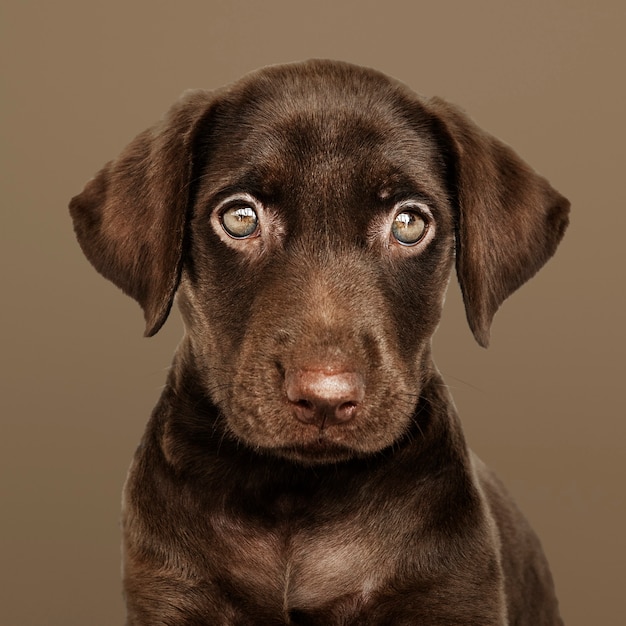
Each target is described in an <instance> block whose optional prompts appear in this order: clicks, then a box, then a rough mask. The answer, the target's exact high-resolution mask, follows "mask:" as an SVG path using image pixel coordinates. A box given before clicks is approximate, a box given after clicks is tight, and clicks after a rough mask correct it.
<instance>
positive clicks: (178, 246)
mask: <svg viewBox="0 0 626 626" xmlns="http://www.w3.org/2000/svg"><path fill="white" fill-rule="evenodd" d="M212 101H213V97H212V95H211V94H210V93H209V92H205V91H190V92H187V93H186V94H184V95H183V97H182V98H181V99H180V100H179V101H178V102H177V103H176V104H175V105H174V106H173V107H172V108H171V109H170V110H169V111H168V113H167V115H166V116H165V117H164V119H163V120H162V121H161V122H159V123H158V124H156V125H155V126H153V127H152V128H149V129H148V130H146V131H144V132H143V133H141V134H140V135H138V136H137V137H136V138H135V139H134V140H133V141H132V142H131V143H130V144H129V145H128V146H127V147H126V148H125V150H124V151H123V152H122V153H121V154H120V155H119V157H118V158H117V159H115V160H113V161H111V162H109V163H107V165H105V166H104V168H103V169H102V170H101V171H100V172H99V173H98V174H96V176H95V177H94V178H93V179H92V180H90V181H89V182H88V183H87V185H86V186H85V189H84V190H83V192H82V193H80V194H79V195H77V196H75V197H74V198H73V199H72V201H71V202H70V213H71V215H72V218H73V220H74V229H75V231H76V236H77V238H78V241H79V243H80V245H81V248H82V249H83V252H84V253H85V255H86V256H87V258H88V259H89V260H90V261H91V263H92V264H93V265H94V267H95V268H96V269H97V270H98V271H99V272H100V273H101V274H102V275H103V276H104V277H105V278H108V279H109V280H110V281H112V282H113V283H115V284H116V285H117V286H118V287H120V288H121V289H122V290H123V291H124V292H125V293H126V294H128V295H129V296H131V297H132V298H134V299H135V300H137V302H139V304H140V305H141V307H142V308H143V311H144V317H145V319H146V330H145V335H146V336H147V337H149V336H151V335H154V334H155V333H156V332H157V331H158V330H159V328H161V326H162V325H163V323H164V322H165V320H166V319H167V316H168V314H169V311H170V308H171V306H172V302H173V299H174V295H175V293H176V289H177V288H178V283H179V281H180V274H181V267H182V254H183V238H184V231H185V222H186V216H187V209H188V204H189V190H190V183H191V176H192V169H193V154H192V152H193V142H194V138H195V136H196V129H197V128H198V127H199V125H200V123H201V121H202V120H203V119H204V118H205V115H206V114H208V111H209V109H210V105H211V103H212Z"/></svg>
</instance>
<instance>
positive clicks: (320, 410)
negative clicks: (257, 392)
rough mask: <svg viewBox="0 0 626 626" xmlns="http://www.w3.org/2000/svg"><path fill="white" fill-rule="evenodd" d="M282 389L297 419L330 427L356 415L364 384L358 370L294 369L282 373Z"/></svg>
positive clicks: (363, 393) (362, 395) (363, 392)
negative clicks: (283, 382)
mask: <svg viewBox="0 0 626 626" xmlns="http://www.w3.org/2000/svg"><path fill="white" fill-rule="evenodd" d="M285 391H286V394H287V399H288V400H289V402H290V403H291V405H292V408H293V411H294V415H295V416H296V418H297V419H298V420H300V421H301V422H304V423H306V424H317V425H319V426H330V425H333V424H341V423H344V422H347V421H349V420H351V419H352V418H353V417H354V416H355V413H356V411H357V407H358V405H359V404H360V403H361V402H362V401H363V397H364V395H365V385H364V382H363V377H362V376H361V375H360V374H359V373H358V372H332V373H328V371H326V370H323V369H322V370H318V369H297V370H287V371H286V372H285Z"/></svg>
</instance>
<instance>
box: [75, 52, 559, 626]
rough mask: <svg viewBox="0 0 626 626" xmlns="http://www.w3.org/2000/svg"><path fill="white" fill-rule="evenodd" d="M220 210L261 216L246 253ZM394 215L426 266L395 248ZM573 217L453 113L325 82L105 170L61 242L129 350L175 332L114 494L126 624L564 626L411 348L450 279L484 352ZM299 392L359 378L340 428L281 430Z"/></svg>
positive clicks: (374, 82) (368, 85) (501, 494)
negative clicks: (135, 323) (107, 286)
mask: <svg viewBox="0 0 626 626" xmlns="http://www.w3.org/2000/svg"><path fill="white" fill-rule="evenodd" d="M233 194H235V195H237V194H238V196H237V197H241V195H242V194H246V195H245V197H246V198H248V197H250V198H252V201H253V202H256V203H257V204H256V205H255V206H259V207H261V209H259V212H260V213H261V214H262V216H263V219H262V220H261V226H260V230H259V231H258V233H257V234H256V235H255V236H254V237H252V238H249V239H232V240H230V239H229V237H228V235H225V232H224V230H223V229H222V226H221V222H220V213H219V211H220V210H221V209H220V207H222V206H223V202H224V201H225V199H227V198H228V197H230V196H233ZM402 202H414V203H415V202H418V203H421V204H420V206H424V205H425V206H426V207H427V210H428V211H429V213H428V216H429V217H428V220H427V221H428V228H429V231H428V232H429V236H430V237H431V239H430V240H429V241H428V243H427V244H420V245H419V246H417V247H412V246H402V245H400V244H399V243H398V242H397V241H395V240H393V238H392V237H390V234H389V223H390V219H391V218H392V217H393V215H394V214H395V213H397V207H398V206H403V205H402V204H401V203H402ZM399 203H400V204H399ZM568 206H569V205H568V202H567V201H566V200H565V199H564V198H563V197H562V196H560V195H559V194H558V193H557V192H556V191H554V190H553V189H552V188H551V187H550V185H549V184H548V183H547V182H546V181H545V180H544V179H543V178H541V177H539V176H538V175H537V174H536V173H534V172H533V171H532V170H531V169H530V168H529V167H528V166H527V165H526V164H525V163H523V162H522V161H521V160H520V158H519V157H518V156H517V155H515V153H514V152H513V151H512V150H510V149H509V148H508V147H506V146H505V145H503V144H502V143H501V142H499V141H498V140H496V139H494V138H493V137H491V136H489V135H487V134H486V133H484V132H483V131H481V130H479V129H478V128H477V127H476V126H475V125H474V124H473V123H472V122H471V121H470V120H469V119H468V118H467V117H466V116H465V115H464V114H463V113H462V112H460V111H459V110H458V109H457V108H455V107H454V106H452V105H449V104H447V103H445V102H444V101H442V100H440V99H436V98H435V99H430V100H427V99H422V98H420V97H418V96H417V95H416V94H414V93H413V92H412V91H410V90H408V89H407V88H406V87H404V86H403V85H401V84H399V83H398V82H396V81H394V80H392V79H389V78H387V77H385V76H383V75H382V74H380V73H377V72H375V71H372V70H368V69H363V68H358V67H355V66H351V65H348V64H343V63H336V62H327V61H310V62H306V63H302V64H293V65H287V66H276V67H270V68H266V69H263V70H261V71H259V72H256V73H253V74H251V75H249V76H247V77H245V78H244V79H243V80H241V81H240V82H238V83H236V84H235V85H234V86H231V87H229V88H226V89H223V90H220V91H216V92H204V91H195V92H189V93H187V94H186V95H184V96H183V98H182V99H181V100H180V101H179V102H178V103H177V104H175V105H174V107H173V108H172V109H171V110H170V111H169V113H168V114H167V116H166V117H165V118H164V119H163V120H162V121H161V122H160V123H159V124H157V125H156V126H154V127H152V128H151V129H149V130H147V131H145V132H144V133H142V134H141V135H139V136H138V137H137V138H136V139H135V140H134V141H133V142H132V143H131V144H130V145H129V146H128V147H127V148H126V149H125V150H124V152H123V153H122V154H121V155H120V156H119V157H118V158H117V159H115V160H114V161H112V162H110V163H109V164H107V165H106V166H105V167H104V169H103V170H102V171H100V172H99V173H98V174H97V176H96V177H95V178H94V179H93V180H92V181H90V182H89V183H88V184H87V186H86V187H85V190H84V191H83V192H82V193H81V194H80V195H78V196H76V197H75V198H74V199H73V200H72V202H71V213H72V216H73V219H74V224H75V229H76V233H77V236H78V240H79V242H80V244H81V246H82V248H83V250H84V252H85V254H86V255H87V257H88V258H89V260H90V261H91V262H92V263H93V264H94V266H95V267H96V269H97V270H98V271H99V272H101V273H102V274H103V275H104V276H106V277H107V278H108V279H110V280H112V281H113V282H114V283H115V284H117V285H118V286H119V287H121V288H122V289H123V290H124V291H125V292H126V293H127V294H129V295H130V296H132V297H133V298H135V299H136V300H137V301H138V302H139V304H140V305H141V306H142V308H143V310H144V313H145V318H146V334H147V335H153V334H154V333H156V332H157V331H158V329H159V328H160V327H161V325H162V324H163V323H164V322H165V319H166V318H167V315H168V313H169V310H170V307H171V306H172V302H173V300H174V297H175V296H176V299H177V301H178V305H179V308H180V311H181V313H182V316H183V320H184V323H185V329H186V332H185V336H184V338H183V340H182V342H181V344H180V346H179V348H178V350H177V352H176V355H175V358H174V363H173V366H172V368H171V371H170V374H169V377H168V381H167V385H166V387H165V390H164V392H163V395H162V397H161V399H160V401H159V403H158V405H157V407H156V408H155V410H154V413H153V415H152V418H151V420H150V422H149V424H148V427H147V430H146V433H145V436H144V438H143V439H142V442H141V444H140V446H139V448H138V450H137V453H136V455H135V459H134V461H133V464H132V467H131V470H130V474H129V477H128V481H127V484H126V487H125V492H124V511H123V531H124V588H125V596H126V602H127V608H128V624H129V625H133V626H136V625H140V624H141V625H146V626H148V625H149V626H155V625H168V626H174V625H183V624H184V625H187V626H192V625H198V626H199V625H207V624H209V625H216V626H218V625H219V626H221V625H224V626H227V625H228V626H230V625H232V626H234V625H237V626H244V625H245V626H247V625H272V624H276V625H278V624H294V625H295V624H298V625H308V624H316V625H325V626H326V625H339V624H345V625H348V624H350V625H357V624H358V625H362V626H365V625H367V626H376V625H380V626H382V625H394V626H400V625H407V626H408V625H417V624H420V625H424V626H453V625H455V624H459V625H460V624H463V625H471V626H488V625H499V626H502V625H504V624H508V625H509V626H513V625H515V626H554V625H557V624H561V623H562V622H561V620H560V618H559V615H558V609H557V602H556V599H555V596H554V590H553V585H552V580H551V577H550V573H549V571H548V566H547V564H546V561H545V558H544V556H543V554H542V551H541V547H540V545H539V541H538V540H537V538H536V537H535V535H534V534H533V532H532V531H531V529H530V528H529V526H528V524H527V523H526V521H525V520H524V518H523V517H522V515H521V514H520V513H519V511H518V510H517V509H516V508H515V505H514V504H513V503H512V501H511V499H510V498H509V496H508V495H507V494H506V492H505V490H504V488H503V487H502V485H501V484H500V483H499V482H498V480H497V479H496V478H495V477H494V476H493V474H492V473H491V472H490V471H489V470H488V469H487V468H486V467H485V466H484V465H483V464H482V463H481V462H480V461H479V460H478V459H477V458H476V457H475V456H474V455H473V454H472V453H471V452H470V451H469V450H468V448H467V447H466V444H465V440H464V437H463V433H462V431H461V427H460V424H459V420H458V418H457V415H456V413H455V409H454V405H453V403H452V400H451V399H450V397H449V395H448V392H447V389H446V386H445V385H444V383H443V381H442V379H441V377H440V375H439V373H438V371H437V369H436V368H435V366H434V364H433V361H432V358H431V350H430V342H431V337H432V335H433V333H434V331H435V328H436V326H437V324H438V322H439V318H440V313H441V307H442V303H443V299H444V293H445V289H446V286H447V282H448V277H449V273H450V271H451V268H452V265H453V264H454V263H456V271H457V276H458V280H459V283H460V285H461V289H462V292H463V298H464V302H465V306H466V310H467V317H468V321H469V324H470V327H471V329H472V331H473V332H474V335H475V337H476V339H477V341H478V342H479V343H480V344H481V345H483V346H486V345H487V343H488V339H489V326H490V323H491V320H492V318H493V315H494V313H495V312H496V310H497V309H498V307H499V305H500V304H501V303H502V301H503V300H504V299H505V298H506V297H507V296H508V295H510V294H511V292H513V291H514V290H515V289H517V288H518V287H519V286H520V285H522V284H523V283H524V282H525V281H526V280H528V279H529V278H530V277H531V276H533V274H534V273H535V272H536V271H537V270H538V269H539V268H540V267H541V266H542V265H543V264H544V263H545V262H546V261H547V260H548V258H549V257H550V256H551V255H552V254H553V253H554V251H555V249H556V247H557V245H558V243H559V241H560V239H561V237H562V235H563V232H564V230H565V228H566V225H567V214H568ZM302 372H304V373H305V374H306V375H309V374H307V373H310V372H315V374H314V376H318V377H319V376H321V377H322V378H323V379H324V380H326V379H325V378H324V377H326V376H331V375H335V374H336V373H337V372H339V373H340V374H339V375H340V376H344V373H345V372H348V374H349V376H351V377H353V378H354V379H355V380H357V379H358V380H359V381H362V387H363V389H362V392H363V396H362V398H360V399H359V401H358V402H355V403H353V405H351V408H350V411H351V413H350V419H347V420H345V421H338V422H332V421H328V422H327V421H325V418H324V420H323V421H320V420H317V421H315V420H313V421H311V422H306V421H303V419H300V418H301V417H302V415H301V414H300V413H298V411H302V410H303V409H302V408H298V406H296V405H295V404H294V402H293V401H292V400H293V399H292V398H290V397H288V395H289V394H288V392H287V391H286V385H287V384H288V382H286V381H293V380H296V381H300V378H298V376H300V375H301V374H302ZM320 372H321V373H320ZM350 380H352V378H351V379H350ZM289 384H291V383H289ZM297 384H298V383H296V385H297Z"/></svg>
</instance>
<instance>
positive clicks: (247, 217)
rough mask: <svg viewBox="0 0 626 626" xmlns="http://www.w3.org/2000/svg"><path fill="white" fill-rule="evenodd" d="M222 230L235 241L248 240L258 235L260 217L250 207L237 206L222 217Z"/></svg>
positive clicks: (225, 212)
mask: <svg viewBox="0 0 626 626" xmlns="http://www.w3.org/2000/svg"><path fill="white" fill-rule="evenodd" d="M220 222H221V224H222V228H223V229H224V230H225V231H226V234H228V235H229V236H231V237H233V238H234V239H247V238H248V237H252V236H254V235H255V234H257V233H258V230H259V216H258V215H257V212H256V211H255V210H254V209H253V208H252V207H251V206H248V205H242V204H235V205H233V206H231V207H229V208H227V209H226V210H225V211H223V212H222V214H221V216H220Z"/></svg>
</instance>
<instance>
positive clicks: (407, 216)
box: [391, 210, 428, 246]
mask: <svg viewBox="0 0 626 626" xmlns="http://www.w3.org/2000/svg"><path fill="white" fill-rule="evenodd" d="M427 230H428V222H427V221H426V219H425V218H424V217H423V216H422V215H421V214H420V213H419V212H418V211H408V210H405V211H401V212H400V213H398V214H397V215H396V217H395V218H394V220H393V223H392V224H391V234H392V235H393V236H394V238H395V239H396V241H398V242H399V243H401V244H402V245H403V246H414V245H415V244H416V243H419V242H420V241H421V240H422V239H423V237H424V235H425V234H426V231H427Z"/></svg>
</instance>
